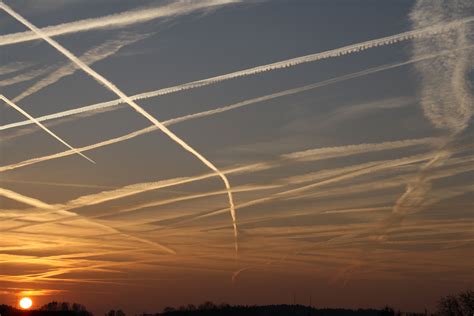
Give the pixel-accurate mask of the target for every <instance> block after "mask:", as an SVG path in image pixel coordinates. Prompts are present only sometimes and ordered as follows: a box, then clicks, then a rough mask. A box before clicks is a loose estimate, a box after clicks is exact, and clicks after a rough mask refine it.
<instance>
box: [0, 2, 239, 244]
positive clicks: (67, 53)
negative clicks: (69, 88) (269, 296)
mask: <svg viewBox="0 0 474 316" xmlns="http://www.w3.org/2000/svg"><path fill="white" fill-rule="evenodd" d="M0 7H1V8H2V9H3V10H5V12H7V13H8V14H10V15H11V16H12V17H13V18H15V19H16V20H17V21H19V22H20V23H22V24H23V25H25V26H26V27H28V28H29V29H30V30H31V31H33V32H34V33H36V34H37V36H39V37H41V38H42V39H44V40H45V41H46V42H48V43H49V44H50V45H51V46H53V47H54V48H56V49H57V50H58V51H59V52H60V53H62V54H63V55H64V56H66V57H67V58H68V59H69V60H71V61H72V62H73V63H75V64H76V65H77V66H78V67H80V68H81V69H82V70H84V71H85V72H86V73H87V74H89V75H90V76H91V77H92V78H94V79H96V80H97V81H98V82H99V83H101V84H102V85H104V86H105V87H106V88H108V89H109V90H110V91H112V92H113V93H115V94H116V95H117V96H118V97H119V98H120V99H122V100H123V102H125V103H127V104H128V105H130V107H132V108H133V109H134V110H135V111H137V112H138V113H139V114H141V115H142V116H144V117H145V118H147V119H148V120H149V121H150V122H152V123H153V124H154V125H155V126H156V127H158V128H159V129H160V130H161V131H163V133H165V134H166V135H167V136H168V137H170V138H171V139H172V140H174V141H175V142H176V143H178V144H179V145H181V147H183V148H184V149H185V150H187V151H189V152H190V153H191V154H193V155H194V156H196V157H197V158H198V159H199V160H200V161H201V162H202V163H203V164H204V165H206V166H207V167H208V168H209V169H211V170H213V171H214V172H215V173H216V174H218V175H219V177H220V178H221V179H222V181H223V182H224V185H225V187H226V189H227V195H228V199H229V205H230V213H231V217H232V226H233V229H234V238H235V249H236V251H238V244H237V237H238V236H237V235H238V232H237V218H236V213H235V206H234V201H233V196H232V191H231V187H230V183H229V180H228V179H227V177H226V176H225V174H223V173H222V172H221V171H220V170H219V169H218V168H217V167H216V166H214V164H212V163H211V162H210V161H209V160H207V159H206V158H205V157H204V156H203V155H201V154H200V153H198V152H197V151H196V150H195V149H194V148H192V147H191V146H189V145H188V144H187V143H186V142H185V141H183V140H182V139H181V138H179V137H178V136H177V135H175V134H174V133H173V132H172V131H171V130H169V129H168V128H167V127H166V126H164V125H163V124H162V123H161V122H160V121H158V120H157V119H155V118H154V117H153V116H152V115H150V114H149V113H148V112H146V111H145V110H144V109H143V108H141V107H140V106H139V105H138V104H136V103H135V102H134V101H133V100H131V99H130V98H129V97H128V96H127V95H126V94H125V93H123V92H122V90H120V89H119V88H118V87H117V86H115V85H114V84H112V82H110V81H109V80H107V79H106V78H105V77H103V76H102V75H100V74H99V73H97V72H96V71H94V70H93V69H92V68H91V67H89V66H88V65H86V64H85V63H83V62H82V61H81V60H80V59H79V58H77V57H76V56H75V55H74V54H72V53H71V52H70V51H69V50H67V49H66V48H64V47H63V46H62V45H60V44H59V43H58V42H57V41H55V40H53V39H52V38H51V37H49V36H48V35H46V34H45V33H44V32H43V31H41V30H40V29H39V28H37V27H36V26H34V25H33V24H31V23H30V22H29V21H27V20H26V19H25V18H23V17H22V16H21V15H19V14H18V13H16V12H15V11H14V10H13V9H11V8H10V7H9V6H7V5H6V4H5V3H3V2H0Z"/></svg>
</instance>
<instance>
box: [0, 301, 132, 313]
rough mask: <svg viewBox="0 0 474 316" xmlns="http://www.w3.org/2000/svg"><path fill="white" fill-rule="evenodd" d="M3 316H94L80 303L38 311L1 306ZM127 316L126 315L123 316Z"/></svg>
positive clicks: (54, 303) (53, 302)
mask: <svg viewBox="0 0 474 316" xmlns="http://www.w3.org/2000/svg"><path fill="white" fill-rule="evenodd" d="M0 315H1V316H93V314H92V313H91V312H89V311H88V310H87V309H86V307H85V306H84V305H81V304H78V303H72V304H70V303H68V302H56V301H52V302H50V303H48V304H45V305H43V306H41V307H40V308H39V309H37V310H28V311H25V310H21V309H17V308H14V307H12V306H8V305H0ZM123 316H125V315H123Z"/></svg>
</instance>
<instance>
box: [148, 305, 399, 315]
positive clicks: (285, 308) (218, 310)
mask: <svg viewBox="0 0 474 316" xmlns="http://www.w3.org/2000/svg"><path fill="white" fill-rule="evenodd" d="M154 315H160V316H161V315H163V316H191V315H192V316H218V315H219V316H220V315H223V316H308V315H317V316H395V311H394V310H393V309H391V308H389V307H386V308H384V309H380V310H378V309H357V310H351V309H342V308H341V309H339V308H338V309H334V308H324V309H317V308H313V307H309V306H304V305H266V306H243V305H237V306H231V305H228V304H220V305H215V304H214V303H212V302H206V303H204V304H201V305H199V306H197V307H195V306H194V305H188V306H182V307H180V308H178V309H175V308H172V307H166V308H165V309H164V310H163V312H162V313H159V314H154Z"/></svg>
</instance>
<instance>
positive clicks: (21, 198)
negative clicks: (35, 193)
mask: <svg viewBox="0 0 474 316" xmlns="http://www.w3.org/2000/svg"><path fill="white" fill-rule="evenodd" d="M0 196H4V197H6V198H9V199H11V200H15V201H17V202H21V203H24V204H28V205H30V206H34V207H37V208H39V209H47V210H52V209H54V207H53V206H52V205H50V204H47V203H44V202H43V201H40V200H38V199H35V198H32V197H29V196H25V195H22V194H19V193H16V192H14V191H11V190H8V189H4V188H0Z"/></svg>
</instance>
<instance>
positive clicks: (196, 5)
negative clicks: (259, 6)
mask: <svg viewBox="0 0 474 316" xmlns="http://www.w3.org/2000/svg"><path fill="white" fill-rule="evenodd" d="M238 2H240V1H239V0H199V1H183V0H181V1H175V2H173V3H170V4H167V5H165V6H160V7H155V8H152V7H150V8H143V9H139V10H130V11H126V12H122V13H118V14H111V15H107V16H103V17H99V18H91V19H84V20H80V21H75V22H69V23H63V24H59V25H54V26H48V27H45V28H42V29H41V31H42V32H43V33H44V34H45V35H47V36H58V35H64V34H71V33H78V32H84V31H89V30H96V29H111V28H119V27H124V26H127V25H132V24H137V23H144V22H147V21H151V20H153V19H157V18H166V17H168V18H169V17H175V16H180V15H185V14H190V13H192V12H195V11H199V10H206V9H213V8H216V7H218V6H221V5H226V4H232V3H238ZM40 38H41V37H40V36H39V35H38V34H37V33H35V32H31V31H30V32H21V33H14V34H7V35H2V36H0V46H2V45H10V44H15V43H23V42H27V41H32V40H36V39H40Z"/></svg>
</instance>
